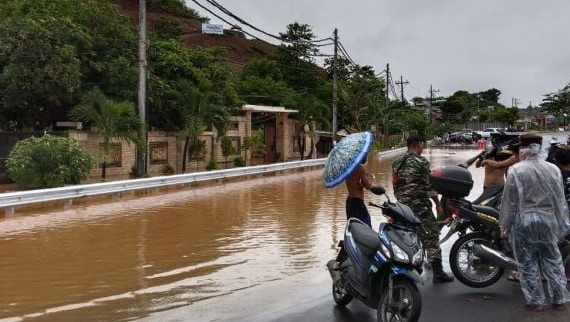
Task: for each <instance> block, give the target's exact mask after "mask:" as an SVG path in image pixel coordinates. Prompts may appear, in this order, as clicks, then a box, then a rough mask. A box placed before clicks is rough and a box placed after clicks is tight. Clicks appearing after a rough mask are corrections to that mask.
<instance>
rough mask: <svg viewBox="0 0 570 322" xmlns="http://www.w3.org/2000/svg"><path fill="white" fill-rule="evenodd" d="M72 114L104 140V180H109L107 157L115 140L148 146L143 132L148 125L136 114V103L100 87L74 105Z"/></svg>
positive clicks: (102, 150) (138, 145)
mask: <svg viewBox="0 0 570 322" xmlns="http://www.w3.org/2000/svg"><path fill="white" fill-rule="evenodd" d="M70 116H71V117H72V118H73V119H77V120H81V121H83V122H84V123H85V124H86V125H87V126H90V127H91V129H92V130H94V131H95V133H97V135H98V136H99V138H100V140H101V154H102V162H101V168H102V172H101V179H103V180H105V177H106V170H107V159H108V157H109V151H110V149H111V144H112V143H113V140H119V141H125V142H127V143H129V144H130V143H134V144H135V145H136V147H137V149H140V150H142V151H144V150H145V149H146V146H145V140H144V138H141V136H140V133H141V129H142V127H144V124H142V122H141V120H140V118H139V117H138V116H137V115H136V113H135V106H134V104H133V103H131V102H128V101H123V102H119V103H115V102H114V101H112V100H110V99H108V98H107V97H106V96H105V95H104V94H103V93H102V92H101V91H100V90H98V89H95V90H94V91H93V92H91V93H88V94H87V95H86V96H85V98H84V101H83V104H81V105H78V106H76V107H74V108H73V109H72V110H71V112H70Z"/></svg>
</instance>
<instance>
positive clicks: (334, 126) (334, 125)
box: [332, 28, 338, 146]
mask: <svg viewBox="0 0 570 322" xmlns="http://www.w3.org/2000/svg"><path fill="white" fill-rule="evenodd" d="M337 65H338V29H337V28H335V29H334V56H333V99H332V108H333V119H332V142H333V146H334V145H336V132H337V121H336V113H337V110H336V109H337V103H338V89H337V84H336V82H337V69H338V66H337Z"/></svg>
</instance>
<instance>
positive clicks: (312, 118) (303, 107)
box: [295, 95, 328, 160]
mask: <svg viewBox="0 0 570 322" xmlns="http://www.w3.org/2000/svg"><path fill="white" fill-rule="evenodd" d="M296 103H297V106H296V107H297V108H298V110H299V113H297V114H296V117H297V118H298V119H299V121H300V126H299V127H297V128H296V132H297V133H296V135H295V136H296V137H297V138H298V140H299V141H298V142H299V150H300V153H301V160H303V159H304V158H305V143H306V139H305V138H306V136H307V134H308V135H309V138H310V139H311V152H310V153H309V155H308V157H309V158H313V157H314V156H313V153H315V151H314V145H315V131H316V129H315V126H316V125H317V124H326V123H327V122H328V118H327V115H326V114H327V106H326V104H325V103H324V102H322V101H321V100H319V99H318V98H316V97H315V96H313V95H303V96H299V97H298V99H297V102H296Z"/></svg>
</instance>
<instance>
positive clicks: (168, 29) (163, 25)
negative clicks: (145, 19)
mask: <svg viewBox="0 0 570 322" xmlns="http://www.w3.org/2000/svg"><path fill="white" fill-rule="evenodd" d="M153 29H154V31H155V32H156V34H157V36H158V37H160V38H164V39H177V38H178V37H179V36H180V35H181V34H182V27H180V24H179V23H178V22H177V21H175V20H168V19H166V18H163V17H159V18H158V19H156V20H155V21H154V23H153Z"/></svg>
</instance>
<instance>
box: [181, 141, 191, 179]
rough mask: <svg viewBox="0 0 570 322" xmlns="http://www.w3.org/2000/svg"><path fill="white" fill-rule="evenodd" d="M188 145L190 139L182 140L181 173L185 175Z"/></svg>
mask: <svg viewBox="0 0 570 322" xmlns="http://www.w3.org/2000/svg"><path fill="white" fill-rule="evenodd" d="M189 145H190V137H189V136H187V137H186V138H185V139H184V149H183V150H182V173H186V157H187V156H188V146H189Z"/></svg>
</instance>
